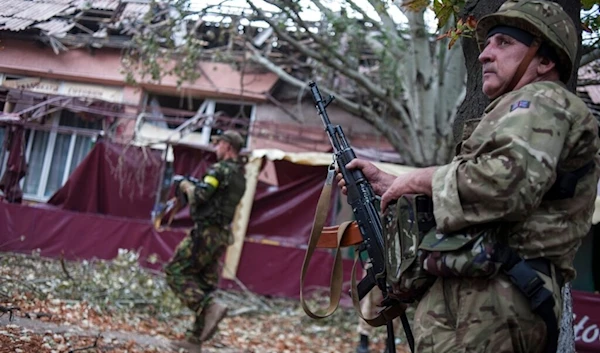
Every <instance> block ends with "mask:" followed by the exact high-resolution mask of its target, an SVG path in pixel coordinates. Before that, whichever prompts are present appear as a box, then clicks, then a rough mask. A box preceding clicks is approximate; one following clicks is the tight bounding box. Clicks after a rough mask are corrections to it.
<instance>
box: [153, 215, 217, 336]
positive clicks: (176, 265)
mask: <svg viewBox="0 0 600 353" xmlns="http://www.w3.org/2000/svg"><path fill="white" fill-rule="evenodd" d="M198 229H199V228H198V227H195V228H194V229H192V230H191V231H190V232H189V233H188V235H186V236H185V238H183V240H182V241H181V243H179V245H178V246H177V248H176V249H175V253H174V254H173V258H172V259H171V261H170V262H169V263H168V264H167V265H166V266H165V274H166V278H167V283H168V284H169V287H171V289H172V290H173V292H174V293H175V295H177V297H178V298H179V299H180V300H181V301H182V303H183V304H185V305H186V306H187V307H188V308H190V309H191V310H192V311H194V312H195V313H196V321H195V323H194V327H193V329H192V330H191V334H192V335H199V334H200V333H201V332H202V329H203V328H204V320H203V316H202V312H203V309H204V308H205V307H206V306H207V305H208V304H209V303H210V301H211V293H212V292H213V291H214V290H215V288H216V287H217V285H218V283H219V259H220V258H221V256H222V255H223V254H224V252H225V250H226V249H227V245H228V243H227V239H228V238H227V236H228V232H227V231H226V230H224V229H221V228H220V227H217V226H206V227H203V228H202V230H201V231H199V230H198Z"/></svg>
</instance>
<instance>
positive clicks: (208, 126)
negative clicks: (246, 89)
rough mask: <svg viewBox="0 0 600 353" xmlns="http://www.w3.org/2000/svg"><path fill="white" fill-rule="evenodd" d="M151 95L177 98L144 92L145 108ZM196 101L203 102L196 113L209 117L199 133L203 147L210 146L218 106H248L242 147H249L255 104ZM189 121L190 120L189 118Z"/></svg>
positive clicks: (209, 99)
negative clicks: (248, 112) (248, 114)
mask: <svg viewBox="0 0 600 353" xmlns="http://www.w3.org/2000/svg"><path fill="white" fill-rule="evenodd" d="M151 95H163V96H170V97H177V96H175V95H170V94H165V93H157V92H152V91H144V98H143V103H144V104H143V105H144V106H147V105H148V104H149V98H150V96H151ZM194 98H196V99H202V100H203V102H202V104H201V105H200V107H199V108H198V111H199V112H200V113H201V114H205V115H208V116H209V117H208V118H207V119H206V122H205V123H204V125H203V126H202V129H201V130H200V131H199V134H200V141H199V143H201V144H204V145H210V143H211V136H212V135H213V130H214V129H213V127H212V126H213V124H214V116H213V115H214V114H215V109H216V107H217V105H218V104H227V105H238V106H250V116H249V119H248V130H246V132H245V133H246V141H245V143H244V147H247V146H250V144H251V137H250V128H251V126H252V125H253V124H254V121H255V120H256V111H257V104H256V103H254V102H240V101H236V100H228V99H218V98H209V97H194ZM190 119H191V118H190ZM182 124H183V123H182ZM168 129H169V130H176V129H177V128H168Z"/></svg>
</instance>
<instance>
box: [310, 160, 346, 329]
mask: <svg viewBox="0 0 600 353" xmlns="http://www.w3.org/2000/svg"><path fill="white" fill-rule="evenodd" d="M334 176H335V168H333V166H330V167H329V171H328V173H327V179H326V180H325V185H324V186H323V190H321V195H320V196H319V201H318V202H317V209H316V212H315V218H314V221H313V226H312V230H311V232H310V239H309V241H308V248H307V249H306V254H305V255H304V261H303V262H302V272H301V273H300V304H301V305H302V309H304V312H305V313H306V315H308V316H309V317H311V318H313V319H323V318H326V317H328V316H330V315H331V314H333V313H334V312H335V310H336V309H337V307H338V305H339V303H340V298H341V295H342V285H343V280H344V278H343V274H344V273H343V267H342V266H343V265H342V256H341V251H340V244H341V242H342V237H343V235H344V232H345V231H346V228H347V227H348V226H349V225H350V223H351V222H345V223H342V224H341V225H340V226H339V228H338V230H337V240H336V243H337V245H336V247H335V257H334V262H333V270H332V271H331V279H330V284H329V285H330V292H329V307H328V308H327V309H326V310H325V311H322V310H319V311H318V312H313V311H312V310H311V309H310V308H309V307H308V305H307V304H306V301H305V300H304V281H305V279H306V273H307V272H308V267H309V265H310V260H311V258H312V256H313V253H314V252H315V249H316V248H317V244H318V243H319V238H320V237H321V232H322V230H323V225H324V224H325V221H326V220H327V213H328V212H327V211H328V210H329V202H330V199H331V186H332V184H333V179H334Z"/></svg>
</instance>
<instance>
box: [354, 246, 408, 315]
mask: <svg viewBox="0 0 600 353" xmlns="http://www.w3.org/2000/svg"><path fill="white" fill-rule="evenodd" d="M358 259H359V254H358V252H356V255H355V256H354V265H352V279H351V281H352V286H351V291H350V293H351V294H352V305H354V310H355V311H356V312H357V313H358V316H359V317H360V318H361V319H363V320H365V322H366V323H367V324H369V325H371V326H373V327H379V326H384V325H386V324H387V323H388V322H391V321H392V320H394V319H395V318H396V317H398V316H400V315H402V314H403V313H404V312H405V311H406V305H405V304H402V303H400V302H398V303H397V304H396V305H392V306H386V307H385V308H383V310H381V311H380V312H379V313H378V314H377V316H375V317H372V318H366V317H365V316H364V315H363V313H362V309H361V308H360V300H359V298H358V289H357V286H356V264H357V263H358ZM371 290H379V288H378V287H373V289H371Z"/></svg>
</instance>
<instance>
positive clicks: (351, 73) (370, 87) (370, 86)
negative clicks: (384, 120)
mask: <svg viewBox="0 0 600 353" xmlns="http://www.w3.org/2000/svg"><path fill="white" fill-rule="evenodd" d="M248 3H249V4H250V6H251V7H252V8H253V9H254V10H255V11H256V12H257V13H258V14H259V16H260V17H261V19H262V20H264V21H265V22H267V23H268V24H269V26H271V27H272V28H273V30H275V32H276V33H277V35H278V36H279V37H280V38H281V39H283V40H285V41H286V42H288V43H290V44H291V45H292V46H293V47H294V48H296V49H297V50H298V51H299V52H301V53H302V54H304V55H306V56H309V57H311V58H313V59H315V60H317V61H320V62H323V63H326V64H327V65H329V66H331V67H332V68H334V69H335V70H338V71H339V72H341V73H342V74H344V75H346V76H347V77H348V78H351V79H353V80H354V81H356V82H357V83H358V84H360V85H361V86H362V87H364V88H365V89H366V90H367V91H368V92H369V93H370V94H372V95H373V96H375V97H377V98H379V99H381V100H384V101H388V102H389V100H388V99H386V98H387V97H386V94H387V91H386V90H385V89H383V88H381V87H379V86H378V85H376V84H374V83H373V82H371V81H370V80H368V79H367V78H366V77H365V76H364V75H362V74H360V73H359V72H357V71H356V70H351V69H350V68H348V67H347V66H344V65H341V64H340V63H339V62H338V61H335V60H331V59H330V58H329V57H327V56H324V55H322V54H320V53H319V52H316V51H314V50H312V49H310V48H307V47H306V46H305V45H301V44H300V43H298V42H297V41H296V40H295V39H294V38H292V37H291V36H290V35H289V34H287V33H286V32H284V31H282V30H281V29H280V28H278V26H277V25H276V24H275V23H273V21H271V20H270V19H268V18H267V17H266V16H264V13H263V12H262V11H261V10H260V9H259V8H257V7H256V6H255V5H254V4H252V1H251V0H248ZM391 103H392V105H393V106H394V107H395V108H396V109H398V110H399V109H401V107H400V106H399V104H398V103H397V102H391Z"/></svg>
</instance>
